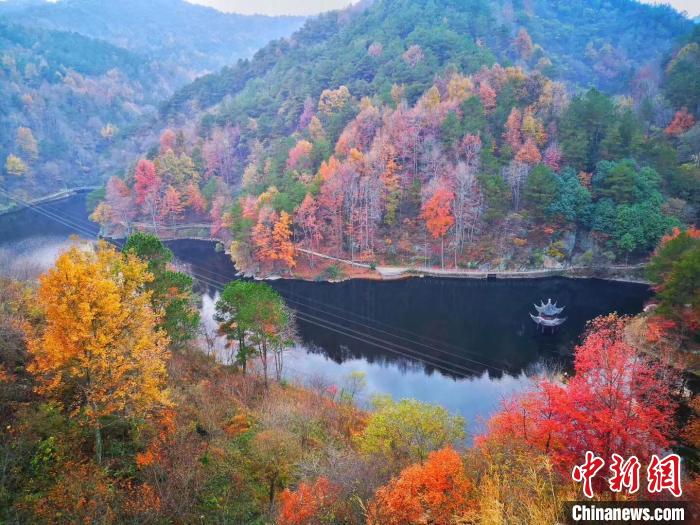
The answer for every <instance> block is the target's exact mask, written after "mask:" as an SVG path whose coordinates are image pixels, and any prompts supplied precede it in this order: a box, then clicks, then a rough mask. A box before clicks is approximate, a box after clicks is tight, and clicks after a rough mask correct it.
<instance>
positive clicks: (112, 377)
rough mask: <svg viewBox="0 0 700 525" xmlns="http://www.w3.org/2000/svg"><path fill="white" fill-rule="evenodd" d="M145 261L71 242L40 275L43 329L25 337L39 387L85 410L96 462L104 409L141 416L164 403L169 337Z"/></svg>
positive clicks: (71, 406)
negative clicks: (154, 304)
mask: <svg viewBox="0 0 700 525" xmlns="http://www.w3.org/2000/svg"><path fill="white" fill-rule="evenodd" d="M152 279H153V276H152V275H151V274H150V273H149V272H148V271H147V266H146V263H144V262H141V261H140V260H139V259H138V258H136V257H135V256H133V255H123V254H121V253H119V252H117V251H116V250H115V249H114V248H112V247H111V246H109V245H107V244H106V243H104V242H100V243H99V244H97V246H96V247H94V248H93V247H86V246H81V247H73V248H71V249H70V250H69V251H67V252H66V253H64V254H63V255H61V256H60V257H59V258H58V261H57V262H56V266H55V267H54V268H53V269H51V270H49V271H48V272H47V273H46V274H44V275H43V276H42V277H41V279H40V285H39V292H38V293H39V299H40V301H41V304H43V306H44V308H45V312H46V326H45V328H44V330H43V333H42V334H40V335H39V336H38V337H35V338H33V339H32V340H31V341H30V343H29V351H30V353H31V356H32V358H33V359H32V362H31V365H30V371H31V372H32V373H33V374H34V375H35V376H36V378H37V382H38V385H39V386H38V387H37V390H38V392H39V393H41V394H43V395H46V396H49V397H52V398H54V399H56V400H57V401H59V402H60V403H61V404H62V406H64V407H65V408H66V409H67V410H70V411H71V413H72V414H73V415H76V416H82V417H84V418H85V419H86V420H87V422H88V424H89V425H90V426H91V427H92V428H93V431H94V435H95V456H96V459H97V461H98V463H99V462H101V461H102V424H103V420H104V418H106V417H107V416H111V417H117V418H130V417H144V416H147V415H148V414H149V413H151V412H152V411H153V410H155V409H157V408H159V407H162V406H164V405H167V404H168V403H169V399H168V394H167V390H166V381H167V368H166V363H167V359H168V350H167V345H168V339H167V336H166V335H165V333H164V332H162V331H161V330H158V329H156V328H155V327H156V326H157V324H158V323H157V321H158V318H157V315H156V314H155V313H154V312H153V310H152V308H151V301H150V292H148V291H146V288H145V284H146V283H147V282H150V281H151V280H152Z"/></svg>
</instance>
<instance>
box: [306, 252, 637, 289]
mask: <svg viewBox="0 0 700 525" xmlns="http://www.w3.org/2000/svg"><path fill="white" fill-rule="evenodd" d="M297 251H299V252H301V253H305V254H307V255H313V256H315V257H319V258H321V259H328V260H331V261H336V262H340V263H343V264H347V265H350V266H355V267H359V268H366V269H368V270H369V269H371V268H372V266H371V265H369V264H366V263H360V262H356V261H351V260H349V259H342V258H340V257H333V256H331V255H326V254H324V253H320V252H315V251H313V250H307V249H304V248H297ZM645 266H646V264H644V263H642V264H636V265H613V266H607V267H606V268H605V270H606V271H607V272H610V271H613V272H633V271H636V270H641V269H643V268H644V267H645ZM375 270H376V272H377V273H378V274H379V275H380V276H381V277H382V279H401V278H404V277H410V276H415V275H416V274H419V275H434V276H438V277H463V278H471V279H486V278H489V277H492V276H493V277H495V278H497V279H498V278H500V279H507V278H528V277H532V278H535V277H548V276H561V275H574V276H575V275H577V274H581V273H589V274H590V273H591V271H592V270H593V269H592V268H590V267H586V266H566V267H563V268H551V269H546V268H544V269H538V270H468V269H464V268H444V269H443V268H436V267H428V266H376V267H375ZM617 280H625V279H621V278H619V279H617ZM628 280H629V281H631V282H644V281H636V280H634V279H628Z"/></svg>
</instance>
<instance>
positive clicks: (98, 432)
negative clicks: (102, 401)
mask: <svg viewBox="0 0 700 525" xmlns="http://www.w3.org/2000/svg"><path fill="white" fill-rule="evenodd" d="M95 461H96V462H97V464H98V465H101V464H102V429H101V428H100V422H99V420H98V421H97V422H96V423H95Z"/></svg>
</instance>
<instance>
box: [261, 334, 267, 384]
mask: <svg viewBox="0 0 700 525" xmlns="http://www.w3.org/2000/svg"><path fill="white" fill-rule="evenodd" d="M262 365H263V380H264V382H265V388H267V387H268V384H267V341H266V340H265V339H263V341H262Z"/></svg>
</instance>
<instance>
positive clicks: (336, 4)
mask: <svg viewBox="0 0 700 525" xmlns="http://www.w3.org/2000/svg"><path fill="white" fill-rule="evenodd" d="M189 1H190V2H192V3H195V4H203V5H208V6H211V7H216V8H217V9H220V10H222V11H230V12H235V13H244V14H253V13H263V14H268V15H312V14H316V13H320V12H321V11H329V10H331V9H338V8H340V7H345V6H347V5H348V4H350V3H352V2H351V0H189ZM642 1H644V2H646V3H648V4H654V3H669V4H671V5H672V6H673V7H675V8H676V9H678V10H679V11H687V12H688V14H689V15H690V16H691V17H692V16H698V15H700V0H668V1H665V0H664V1H659V0H642Z"/></svg>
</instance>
